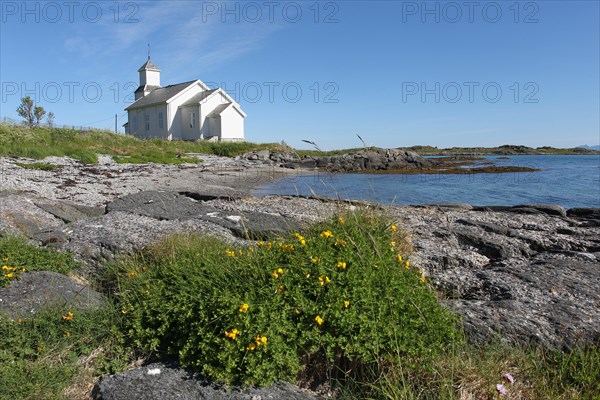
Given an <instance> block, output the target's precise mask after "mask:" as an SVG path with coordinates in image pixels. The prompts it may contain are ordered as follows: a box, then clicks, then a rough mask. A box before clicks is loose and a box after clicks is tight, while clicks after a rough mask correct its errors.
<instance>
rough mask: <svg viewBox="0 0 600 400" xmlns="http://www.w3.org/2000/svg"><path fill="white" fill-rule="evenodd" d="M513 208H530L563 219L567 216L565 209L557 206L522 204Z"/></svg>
mask: <svg viewBox="0 0 600 400" xmlns="http://www.w3.org/2000/svg"><path fill="white" fill-rule="evenodd" d="M513 208H515V209H520V208H530V209H534V210H537V211H539V212H542V213H544V214H548V215H559V216H561V217H566V216H567V212H566V211H565V209H564V208H563V207H561V206H558V205H555V204H522V205H516V206H514V207H513Z"/></svg>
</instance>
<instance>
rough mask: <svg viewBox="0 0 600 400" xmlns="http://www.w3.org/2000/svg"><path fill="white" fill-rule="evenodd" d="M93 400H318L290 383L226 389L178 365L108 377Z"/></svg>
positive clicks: (150, 366)
mask: <svg viewBox="0 0 600 400" xmlns="http://www.w3.org/2000/svg"><path fill="white" fill-rule="evenodd" d="M92 398H93V399H94V400H131V399H145V400H175V399H177V400H197V399H211V400H261V399H262V400H267V399H273V400H275V399H285V400H316V399H317V397H316V396H315V395H314V394H313V393H311V392H309V391H305V390H302V389H300V388H298V387H296V386H293V385H291V384H289V383H287V382H277V383H275V384H274V385H272V386H270V387H266V388H255V387H249V388H246V389H241V388H239V387H231V388H226V387H224V386H222V385H218V384H214V383H210V382H208V381H207V380H205V379H202V378H201V377H199V376H197V375H196V374H194V373H192V372H189V371H187V370H185V369H183V368H180V367H178V366H177V365H176V364H165V363H153V364H150V365H147V366H145V367H143V368H138V369H135V370H132V371H129V372H125V373H121V374H116V375H105V376H102V377H101V378H100V381H99V382H98V383H97V384H96V386H95V387H94V390H93V392H92Z"/></svg>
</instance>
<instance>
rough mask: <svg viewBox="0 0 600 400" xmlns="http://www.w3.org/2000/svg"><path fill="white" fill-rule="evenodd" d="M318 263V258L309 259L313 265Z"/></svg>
mask: <svg viewBox="0 0 600 400" xmlns="http://www.w3.org/2000/svg"><path fill="white" fill-rule="evenodd" d="M319 261H321V259H320V258H319V257H311V258H310V262H312V263H313V264H316V263H318V262H319Z"/></svg>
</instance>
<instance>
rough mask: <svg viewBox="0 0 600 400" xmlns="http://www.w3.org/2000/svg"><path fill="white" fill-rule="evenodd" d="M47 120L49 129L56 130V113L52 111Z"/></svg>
mask: <svg viewBox="0 0 600 400" xmlns="http://www.w3.org/2000/svg"><path fill="white" fill-rule="evenodd" d="M46 120H47V121H48V127H49V128H54V113H53V112H52V111H50V112H49V113H48V116H47V117H46Z"/></svg>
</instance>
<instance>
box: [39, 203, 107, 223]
mask: <svg viewBox="0 0 600 400" xmlns="http://www.w3.org/2000/svg"><path fill="white" fill-rule="evenodd" d="M34 204H35V205H36V206H38V207H39V208H41V209H42V210H44V211H46V212H48V213H50V214H52V215H54V216H55V217H57V218H60V219H61V220H63V221H64V222H66V223H71V222H75V221H78V220H80V219H83V218H89V217H98V216H100V215H103V214H104V213H105V208H104V207H88V206H83V205H78V204H70V203H66V202H62V201H50V200H35V201H34Z"/></svg>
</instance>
